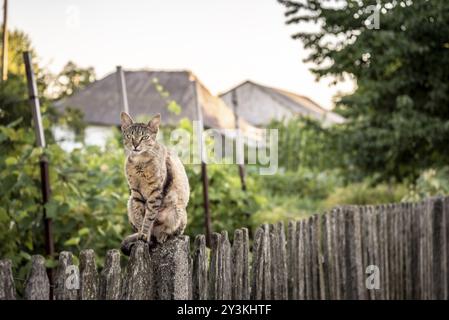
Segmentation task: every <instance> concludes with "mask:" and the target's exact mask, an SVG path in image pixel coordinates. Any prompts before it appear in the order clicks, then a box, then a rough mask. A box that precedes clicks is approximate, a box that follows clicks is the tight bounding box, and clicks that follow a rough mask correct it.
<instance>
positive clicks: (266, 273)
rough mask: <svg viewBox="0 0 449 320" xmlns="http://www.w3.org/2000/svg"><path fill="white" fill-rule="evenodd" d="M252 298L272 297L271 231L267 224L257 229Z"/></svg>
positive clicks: (266, 298)
mask: <svg viewBox="0 0 449 320" xmlns="http://www.w3.org/2000/svg"><path fill="white" fill-rule="evenodd" d="M251 299H252V300H269V299H271V258H270V231H269V227H268V225H267V224H265V225H263V226H262V227H260V228H258V229H257V231H256V236H255V238H254V246H253V268H252V284H251Z"/></svg>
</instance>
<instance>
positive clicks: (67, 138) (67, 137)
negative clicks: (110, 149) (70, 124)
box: [52, 125, 113, 152]
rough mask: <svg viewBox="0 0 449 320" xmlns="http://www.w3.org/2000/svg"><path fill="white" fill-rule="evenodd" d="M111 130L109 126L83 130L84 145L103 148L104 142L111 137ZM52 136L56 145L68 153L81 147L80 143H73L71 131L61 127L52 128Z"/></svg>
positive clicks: (92, 126) (73, 137)
mask: <svg viewBox="0 0 449 320" xmlns="http://www.w3.org/2000/svg"><path fill="white" fill-rule="evenodd" d="M112 129H113V128H112V127H109V126H95V125H89V126H87V127H86V130H85V139H84V144H85V145H96V146H99V147H101V148H104V147H105V145H106V141H107V140H108V139H109V137H112V135H113V130H112ZM52 131H53V135H54V137H55V139H56V141H57V142H58V144H59V145H60V146H61V148H63V149H64V150H66V151H68V152H70V151H72V150H73V149H75V148H80V147H82V145H83V144H82V143H81V142H76V141H75V134H74V132H73V131H72V130H70V129H69V128H67V127H63V126H55V127H53V130H52Z"/></svg>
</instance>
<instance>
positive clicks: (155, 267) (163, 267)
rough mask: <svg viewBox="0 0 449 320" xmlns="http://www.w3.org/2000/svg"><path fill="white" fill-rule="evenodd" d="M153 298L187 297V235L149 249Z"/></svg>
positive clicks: (175, 298) (176, 298)
mask: <svg viewBox="0 0 449 320" xmlns="http://www.w3.org/2000/svg"><path fill="white" fill-rule="evenodd" d="M150 261H151V266H152V281H153V283H152V287H153V299H156V300H173V299H174V300H186V299H188V298H189V282H190V281H189V274H190V272H189V237H188V236H178V237H176V238H171V239H169V240H167V241H166V242H165V243H164V244H158V245H156V246H155V247H154V248H152V249H151V251H150Z"/></svg>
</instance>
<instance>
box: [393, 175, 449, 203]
mask: <svg viewBox="0 0 449 320" xmlns="http://www.w3.org/2000/svg"><path fill="white" fill-rule="evenodd" d="M409 189H410V190H409V192H408V193H407V194H406V195H405V196H404V197H403V199H402V200H403V201H419V200H422V199H424V198H428V197H432V196H443V195H447V194H449V167H443V168H441V169H428V170H425V171H423V172H421V174H420V175H419V177H418V179H417V180H416V181H415V183H414V184H413V185H411V186H410V188H409Z"/></svg>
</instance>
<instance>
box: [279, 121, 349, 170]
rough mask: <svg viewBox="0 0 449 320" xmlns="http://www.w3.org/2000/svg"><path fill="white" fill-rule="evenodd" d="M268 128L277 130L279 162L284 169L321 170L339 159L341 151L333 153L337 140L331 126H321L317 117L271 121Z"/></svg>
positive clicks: (336, 146)
mask: <svg viewBox="0 0 449 320" xmlns="http://www.w3.org/2000/svg"><path fill="white" fill-rule="evenodd" d="M270 128H273V129H278V130H279V147H278V154H279V165H280V167H282V168H284V169H285V170H288V171H296V170H298V169H299V168H300V167H303V168H304V167H306V168H311V169H317V170H324V169H329V168H335V167H336V166H337V165H340V162H341V161H343V157H342V156H341V154H340V155H339V156H336V153H337V152H338V147H339V140H338V139H337V138H338V136H337V135H335V134H334V131H335V129H333V128H329V127H324V126H323V124H322V123H321V122H319V121H317V120H314V119H310V118H307V117H297V118H293V119H290V120H289V121H288V122H282V121H273V122H272V123H271V124H270Z"/></svg>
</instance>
